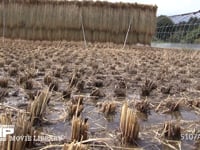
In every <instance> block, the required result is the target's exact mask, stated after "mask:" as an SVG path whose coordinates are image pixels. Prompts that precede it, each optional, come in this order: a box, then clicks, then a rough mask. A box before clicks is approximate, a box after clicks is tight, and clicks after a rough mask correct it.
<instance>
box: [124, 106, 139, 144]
mask: <svg viewBox="0 0 200 150" xmlns="http://www.w3.org/2000/svg"><path fill="white" fill-rule="evenodd" d="M139 128H140V127H139V123H138V120H137V116H136V113H134V112H133V110H131V109H130V108H128V104H127V103H125V104H124V105H123V106H122V110H121V118H120V130H121V132H122V141H123V143H131V144H134V143H135V141H136V140H137V139H138V134H139Z"/></svg>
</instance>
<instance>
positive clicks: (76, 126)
mask: <svg viewBox="0 0 200 150" xmlns="http://www.w3.org/2000/svg"><path fill="white" fill-rule="evenodd" d="M88 127H89V125H88V123H87V119H85V120H84V121H83V120H81V119H80V118H79V117H77V116H74V117H73V119H72V129H71V131H72V132H71V140H72V141H82V140H87V139H88V135H87V133H88Z"/></svg>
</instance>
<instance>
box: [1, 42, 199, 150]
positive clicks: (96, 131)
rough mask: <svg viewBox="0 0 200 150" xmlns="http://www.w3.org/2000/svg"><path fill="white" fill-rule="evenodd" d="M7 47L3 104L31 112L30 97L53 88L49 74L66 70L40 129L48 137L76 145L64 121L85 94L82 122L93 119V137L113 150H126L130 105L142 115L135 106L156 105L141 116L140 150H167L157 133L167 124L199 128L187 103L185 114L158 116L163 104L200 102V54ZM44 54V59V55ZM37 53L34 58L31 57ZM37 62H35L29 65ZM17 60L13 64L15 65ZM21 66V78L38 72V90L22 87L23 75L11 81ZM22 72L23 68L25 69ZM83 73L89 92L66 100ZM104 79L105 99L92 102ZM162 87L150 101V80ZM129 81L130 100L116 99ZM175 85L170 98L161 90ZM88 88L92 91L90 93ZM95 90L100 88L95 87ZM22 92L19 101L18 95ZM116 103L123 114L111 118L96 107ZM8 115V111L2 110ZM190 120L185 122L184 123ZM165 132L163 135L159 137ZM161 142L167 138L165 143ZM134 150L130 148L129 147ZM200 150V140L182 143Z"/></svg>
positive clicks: (109, 47)
mask: <svg viewBox="0 0 200 150" xmlns="http://www.w3.org/2000/svg"><path fill="white" fill-rule="evenodd" d="M6 42H7V43H6V44H5V43H4V45H3V44H2V45H1V46H2V47H1V51H2V53H0V54H2V55H4V56H2V57H3V58H4V59H5V60H6V62H7V63H6V64H5V65H4V66H3V68H2V71H1V74H0V77H5V76H6V77H8V78H9V87H8V91H9V94H8V96H5V97H3V98H2V99H1V104H3V105H6V106H10V107H14V108H17V109H22V110H28V109H27V108H28V107H29V106H28V105H29V104H30V103H31V102H32V100H30V97H29V96H28V93H29V92H32V91H37V90H41V89H43V88H46V87H47V86H46V85H45V84H44V76H45V75H46V74H50V75H51V76H53V77H55V76H54V75H53V72H54V71H55V68H56V67H61V68H64V67H66V68H67V69H66V70H67V71H66V70H65V71H64V69H63V70H62V72H61V76H60V77H55V78H56V79H57V80H58V83H59V89H58V91H52V96H51V100H50V103H49V105H48V108H47V110H46V113H45V115H44V116H45V119H46V120H48V122H47V123H43V124H42V125H41V126H38V127H37V128H38V130H40V131H41V132H44V133H46V134H52V135H62V136H64V137H65V138H66V140H67V141H70V135H71V120H70V119H63V116H65V115H66V114H67V113H68V112H67V111H68V110H67V107H68V105H69V103H70V102H71V100H72V97H73V96H74V95H84V96H85V98H84V101H83V104H84V110H83V112H82V113H81V116H82V118H88V122H89V126H90V127H89V132H88V135H89V138H110V140H109V141H107V142H108V143H109V144H110V146H113V147H114V146H121V144H120V143H121V141H120V138H119V137H120V136H119V135H120V131H119V124H120V111H121V107H122V105H123V103H124V102H125V101H127V102H128V104H129V106H130V108H131V109H133V110H134V111H136V109H135V106H134V104H135V103H137V102H139V101H142V100H145V99H147V100H148V101H149V102H150V104H151V110H150V114H148V115H147V116H145V115H144V114H141V113H138V119H139V122H140V128H141V132H140V135H139V140H138V141H137V145H138V147H140V148H144V149H147V150H148V149H158V148H159V149H164V148H163V145H162V143H161V142H160V141H159V140H156V139H155V137H157V138H158V139H159V138H160V137H159V136H157V135H156V132H159V131H162V129H163V124H164V122H165V121H171V120H175V121H177V122H180V124H181V126H182V128H183V131H184V132H188V131H187V130H188V129H193V128H196V129H197V130H199V129H200V127H199V122H198V121H199V114H197V113H196V112H195V110H194V109H192V108H190V107H189V106H188V105H187V104H185V103H184V102H181V106H180V111H178V112H173V113H162V109H165V107H164V106H163V107H162V108H161V109H160V110H159V111H158V112H156V111H155V108H156V107H157V106H158V104H159V103H160V102H161V101H165V100H166V99H167V98H169V99H171V101H174V102H177V101H178V100H179V99H182V98H183V99H184V100H185V99H186V98H187V99H188V100H194V101H195V100H198V99H199V97H200V92H199V90H198V88H197V85H198V84H199V83H200V76H199V71H200V68H199V66H200V53H198V52H197V51H195V52H193V51H180V50H167V49H162V50H161V49H154V48H150V47H149V48H147V47H144V48H143V47H136V46H133V47H128V48H127V49H126V50H121V45H112V44H107V45H106V44H96V45H95V46H94V45H89V47H88V49H87V50H86V49H83V47H82V43H76V42H75V43H73V42H54V43H51V42H31V41H12V40H11V41H6ZM38 49H40V54H39V55H38ZM30 51H31V53H30ZM30 58H32V61H29V60H30ZM10 61H11V62H10ZM16 61H17V64H19V66H18V67H17V69H19V70H20V71H19V74H20V73H24V74H25V73H26V70H25V71H23V69H27V68H30V66H32V67H33V66H34V67H36V68H37V69H38V70H37V69H36V71H38V74H36V76H34V77H32V80H33V81H34V86H33V89H32V90H27V89H25V88H24V85H23V84H18V83H17V80H18V78H19V76H20V75H19V74H18V75H16V76H11V75H10V73H9V69H10V68H11V67H13V66H16V64H15V62H16ZM20 67H22V68H20ZM77 69H82V72H85V73H83V74H81V78H80V79H79V80H84V81H85V82H86V85H85V89H84V92H77V87H73V88H72V90H73V92H72V95H71V98H66V99H64V98H62V91H63V90H64V89H67V87H68V86H69V84H70V83H69V78H70V77H71V75H72V73H73V72H74V71H75V70H77ZM99 78H100V79H102V80H103V87H100V89H101V90H102V91H103V92H104V93H105V97H103V98H99V99H92V98H91V97H90V96H89V95H90V93H91V90H90V88H88V85H91V84H92V83H93V82H94V81H95V80H96V79H99ZM147 78H148V79H150V80H152V81H153V82H155V83H156V85H157V88H156V89H155V90H154V91H152V92H151V93H150V95H149V96H148V97H143V96H141V88H142V86H143V85H144V82H145V80H146V79H147ZM121 80H124V81H125V83H126V96H125V97H123V98H119V97H117V96H116V95H115V94H114V89H115V88H116V86H117V85H118V82H120V81H121ZM168 86H172V89H171V91H170V93H168V94H164V93H162V92H161V89H162V88H163V87H164V88H166V87H168ZM86 87H87V88H86ZM91 88H96V87H95V86H94V85H93V84H92V87H91ZM16 91H18V95H17V96H13V93H14V92H16ZM104 101H115V102H116V103H117V109H116V112H115V113H114V114H110V115H108V116H106V115H105V114H103V113H102V112H101V111H100V108H98V107H97V106H96V104H97V103H98V102H104ZM1 112H3V110H1ZM184 121H185V122H184ZM159 133H160V132H159ZM160 139H161V138H160ZM125 147H130V145H128V146H125ZM191 147H193V149H195V148H196V149H198V144H196V143H195V141H186V140H183V141H182V148H183V149H191Z"/></svg>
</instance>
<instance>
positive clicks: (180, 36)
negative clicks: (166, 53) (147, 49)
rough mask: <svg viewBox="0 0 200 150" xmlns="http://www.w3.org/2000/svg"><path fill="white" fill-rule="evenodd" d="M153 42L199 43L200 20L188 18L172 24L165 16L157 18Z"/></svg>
mask: <svg viewBox="0 0 200 150" xmlns="http://www.w3.org/2000/svg"><path fill="white" fill-rule="evenodd" d="M154 40H157V41H166V42H176V43H180V42H181V43H200V18H196V17H195V18H190V19H189V20H188V21H187V22H186V21H182V22H179V23H178V24H174V23H173V21H172V20H171V19H170V18H169V17H167V16H159V17H157V29H156V37H155V39H154Z"/></svg>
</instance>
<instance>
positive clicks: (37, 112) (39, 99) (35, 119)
mask: <svg viewBox="0 0 200 150" xmlns="http://www.w3.org/2000/svg"><path fill="white" fill-rule="evenodd" d="M49 98H50V92H49V89H44V90H43V91H41V92H40V94H39V95H37V96H36V97H35V99H34V101H33V102H32V103H31V109H30V113H31V114H30V120H31V124H32V125H35V124H37V123H39V122H40V121H41V120H42V117H43V115H44V112H45V110H46V107H47V104H48V101H49Z"/></svg>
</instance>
